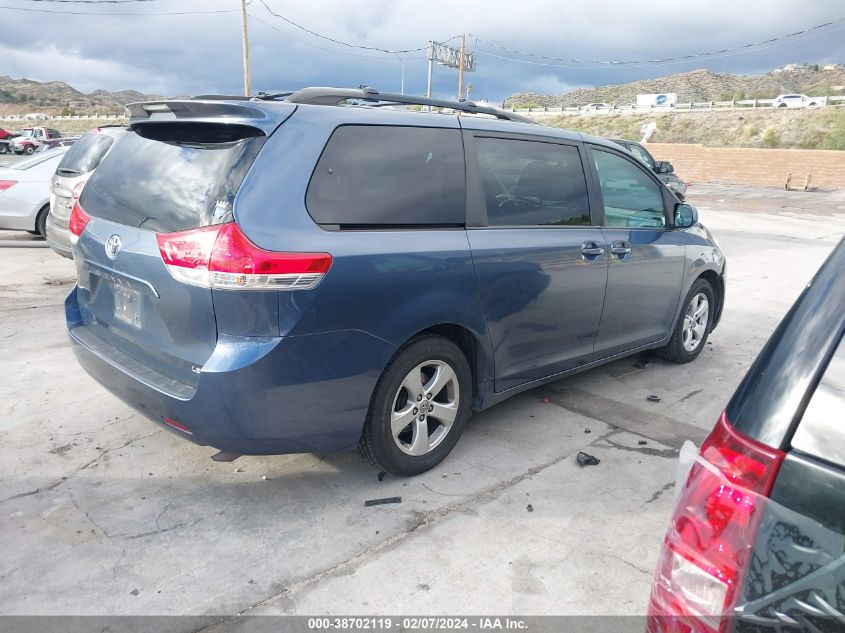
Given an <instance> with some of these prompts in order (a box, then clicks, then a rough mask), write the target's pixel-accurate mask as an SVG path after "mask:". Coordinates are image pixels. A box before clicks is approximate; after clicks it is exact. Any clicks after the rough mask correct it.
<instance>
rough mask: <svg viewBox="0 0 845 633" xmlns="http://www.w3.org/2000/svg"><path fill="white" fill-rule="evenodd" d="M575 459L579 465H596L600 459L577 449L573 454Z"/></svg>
mask: <svg viewBox="0 0 845 633" xmlns="http://www.w3.org/2000/svg"><path fill="white" fill-rule="evenodd" d="M575 461H576V462H578V465H579V466H597V465H598V463H599V462H600V461H601V460H600V459H597V458H595V457H593V456H592V455H589V454H587V453H584V452H580V451H579V453H578V454H577V455H576V456H575Z"/></svg>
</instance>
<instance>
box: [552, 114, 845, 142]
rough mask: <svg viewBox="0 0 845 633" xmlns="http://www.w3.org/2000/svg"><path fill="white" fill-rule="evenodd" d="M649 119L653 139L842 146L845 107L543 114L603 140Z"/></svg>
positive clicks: (631, 131) (627, 134) (631, 132)
mask: <svg viewBox="0 0 845 633" xmlns="http://www.w3.org/2000/svg"><path fill="white" fill-rule="evenodd" d="M652 121H653V122H654V123H656V124H657V131H656V132H655V133H654V136H653V137H652V138H651V140H652V141H653V142H655V143H701V144H702V145H710V146H716V147H770V148H774V147H780V148H800V149H833V150H845V108H818V109H810V108H808V109H805V110H779V109H762V108H761V109H757V110H752V109H750V108H749V109H747V110H723V111H715V110H714V111H712V112H710V111H702V112H687V113H674V114H658V115H655V114H648V113H636V114H614V115H596V116H574V115H572V116H560V117H553V118H550V117H549V118H545V117H544V118H543V119H541V122H542V123H544V124H546V125H552V126H554V127H562V128H566V129H570V130H577V131H579V132H585V133H587V134H593V135H595V136H604V137H605V138H627V139H631V140H635V141H638V140H640V139H641V138H642V132H641V128H642V126H643V124H645V123H650V122H652Z"/></svg>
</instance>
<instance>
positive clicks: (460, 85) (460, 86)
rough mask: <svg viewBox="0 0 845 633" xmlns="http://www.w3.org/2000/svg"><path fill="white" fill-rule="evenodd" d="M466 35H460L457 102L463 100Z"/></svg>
mask: <svg viewBox="0 0 845 633" xmlns="http://www.w3.org/2000/svg"><path fill="white" fill-rule="evenodd" d="M466 39H467V36H466V35H461V59H460V63H459V64H458V100H460V99H461V98H463V94H464V51H465V50H466V49H465V47H466Z"/></svg>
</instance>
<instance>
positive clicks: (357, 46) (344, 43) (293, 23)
mask: <svg viewBox="0 0 845 633" xmlns="http://www.w3.org/2000/svg"><path fill="white" fill-rule="evenodd" d="M259 2H261V4H263V5H264V8H265V9H267V11H268V12H269V13H270V15H272V16H274V17H277V18H280V19H282V20H284V21H285V22H287V23H288V24H290V25H291V26H295V27H296V28H298V29H300V30H302V31H305V32H306V33H309V34H310V35H313V36H315V37H319V38H320V39H323V40H327V41H329V42H332V43H334V44H340V45H341V46H346V47H348V48H359V49H362V50H367V51H379V52H381V53H390V54H396V53H416V52H417V51H424V50H425V49H426V47H425V46H420V47H419V48H407V49H402V50H390V49H387V48H379V47H378V46H365V45H363V44H350V43H349V42H344V41H342V40H338V39H335V38H333V37H329V36H328V35H323V34H322V33H317V31H312V30H311V29H309V28H306V27H304V26H302V25H301V24H297V23H296V22H294V21H293V20H291V19H289V18H286V17H285V16H283V15H282V14H281V13H276V12H275V11H273V9H271V8H270V5H269V4H267V2H266V1H265V0H259ZM452 39H455V38H454V37H453V38H452Z"/></svg>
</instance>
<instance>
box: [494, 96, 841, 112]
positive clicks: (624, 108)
mask: <svg viewBox="0 0 845 633" xmlns="http://www.w3.org/2000/svg"><path fill="white" fill-rule="evenodd" d="M816 100H817V102H818V103H817V105H815V106H806V107H813V108H823V107H842V106H845V95H831V96H827V97H817V98H816ZM775 101H776V99H741V100H731V101H693V102H687V103H674V104H671V105H661V106H658V105H648V106H638V105H636V104H625V105H616V104H612V105H610V106H608V107H584V106H541V107H537V108H514V107H510V108H504V109H505V110H506V111H508V112H516V113H520V114H531V115H534V116H537V115H555V114H575V115H582V114H610V113H614V112H623V113H624V112H657V113H660V112H690V111H701V110H740V109H749V108H750V109H755V108H773V107H775Z"/></svg>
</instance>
